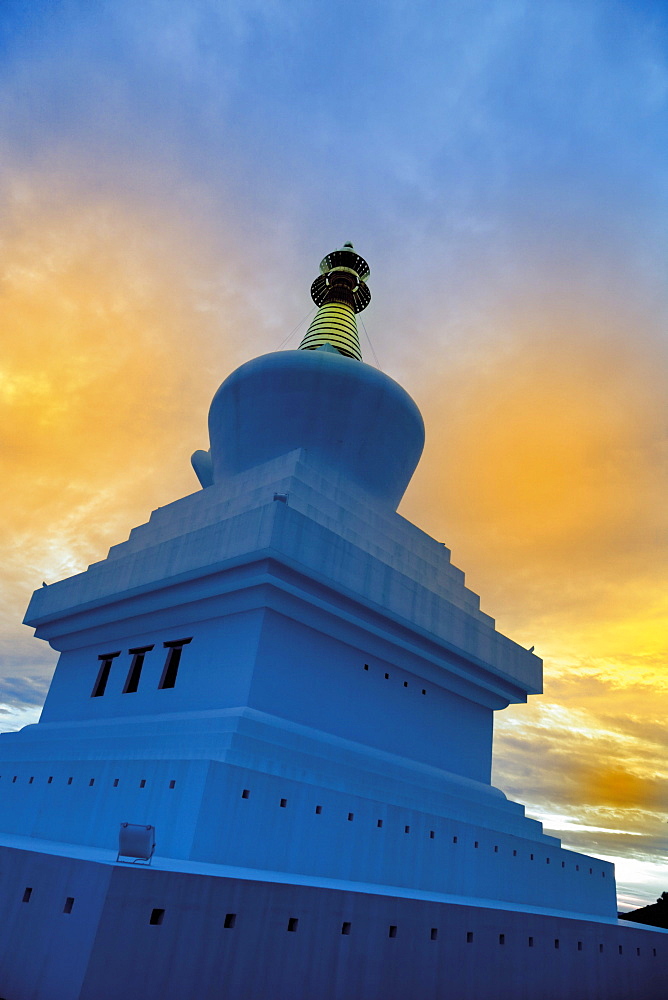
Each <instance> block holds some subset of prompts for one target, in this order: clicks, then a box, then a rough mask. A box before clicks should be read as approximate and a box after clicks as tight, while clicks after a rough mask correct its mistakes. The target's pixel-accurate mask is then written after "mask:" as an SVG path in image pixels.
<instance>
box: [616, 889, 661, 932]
mask: <svg viewBox="0 0 668 1000" xmlns="http://www.w3.org/2000/svg"><path fill="white" fill-rule="evenodd" d="M619 917H620V918H621V919H622V920H633V921H635V923H638V924H650V925H651V926H652V927H666V928H668V892H662V893H661V895H660V896H659V898H658V899H657V901H656V903H650V904H649V906H641V907H640V909H639V910H631V912H630V913H620V914H619Z"/></svg>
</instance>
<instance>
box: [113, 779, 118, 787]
mask: <svg viewBox="0 0 668 1000" xmlns="http://www.w3.org/2000/svg"><path fill="white" fill-rule="evenodd" d="M118 782H119V779H118V778H114V788H118Z"/></svg>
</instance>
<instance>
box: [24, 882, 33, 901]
mask: <svg viewBox="0 0 668 1000" xmlns="http://www.w3.org/2000/svg"><path fill="white" fill-rule="evenodd" d="M31 896H32V887H31V886H29V885H27V886H26V887H25V889H24V891H23V902H24V903H29V902H30V897H31Z"/></svg>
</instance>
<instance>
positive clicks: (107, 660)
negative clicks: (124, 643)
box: [90, 649, 121, 698]
mask: <svg viewBox="0 0 668 1000" xmlns="http://www.w3.org/2000/svg"><path fill="white" fill-rule="evenodd" d="M120 653H121V651H120V649H119V650H118V652H117V653H102V654H101V655H100V656H98V660H100V669H99V670H98V674H97V680H96V681H95V684H94V685H93V690H92V691H91V694H90V696H91V698H101V697H102V695H103V694H104V692H105V690H106V688H107V681H108V680H109V673H110V671H111V663H112V660H113V659H114V657H116V656H120Z"/></svg>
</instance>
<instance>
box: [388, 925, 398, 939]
mask: <svg viewBox="0 0 668 1000" xmlns="http://www.w3.org/2000/svg"><path fill="white" fill-rule="evenodd" d="M396 936H397V925H396V924H390V930H389V933H388V937H396Z"/></svg>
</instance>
